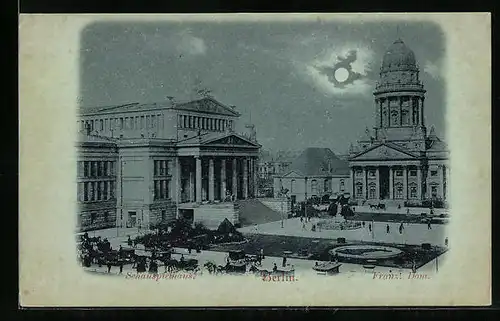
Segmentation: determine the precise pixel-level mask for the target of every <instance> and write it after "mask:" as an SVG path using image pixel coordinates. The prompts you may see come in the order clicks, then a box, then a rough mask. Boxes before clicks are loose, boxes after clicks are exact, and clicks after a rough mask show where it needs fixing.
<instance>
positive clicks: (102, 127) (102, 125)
mask: <svg viewBox="0 0 500 321" xmlns="http://www.w3.org/2000/svg"><path fill="white" fill-rule="evenodd" d="M99 122H100V124H101V130H104V120H102V119H101V120H100V121H99Z"/></svg>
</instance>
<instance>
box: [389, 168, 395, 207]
mask: <svg viewBox="0 0 500 321" xmlns="http://www.w3.org/2000/svg"><path fill="white" fill-rule="evenodd" d="M393 176H394V173H393V170H392V166H389V199H390V200H392V199H394V177H393Z"/></svg>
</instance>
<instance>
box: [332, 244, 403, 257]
mask: <svg viewBox="0 0 500 321" xmlns="http://www.w3.org/2000/svg"><path fill="white" fill-rule="evenodd" d="M329 253H330V254H331V255H333V256H337V257H339V258H349V259H365V260H370V259H372V260H376V259H388V258H392V257H396V256H398V255H400V254H401V253H403V251H401V250H400V249H397V248H394V247H390V246H381V245H346V246H340V247H337V248H334V249H331V250H330V251H329Z"/></svg>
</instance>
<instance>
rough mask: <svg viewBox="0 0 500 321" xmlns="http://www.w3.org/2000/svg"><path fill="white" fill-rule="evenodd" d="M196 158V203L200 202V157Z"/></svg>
mask: <svg viewBox="0 0 500 321" xmlns="http://www.w3.org/2000/svg"><path fill="white" fill-rule="evenodd" d="M195 159H196V203H201V189H202V186H201V178H202V177H201V157H200V156H197V157H195Z"/></svg>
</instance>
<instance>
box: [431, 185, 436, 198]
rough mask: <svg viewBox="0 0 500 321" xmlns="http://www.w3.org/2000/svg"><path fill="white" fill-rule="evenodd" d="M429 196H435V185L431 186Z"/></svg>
mask: <svg viewBox="0 0 500 321" xmlns="http://www.w3.org/2000/svg"><path fill="white" fill-rule="evenodd" d="M431 196H432V197H437V186H436V185H432V186H431Z"/></svg>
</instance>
